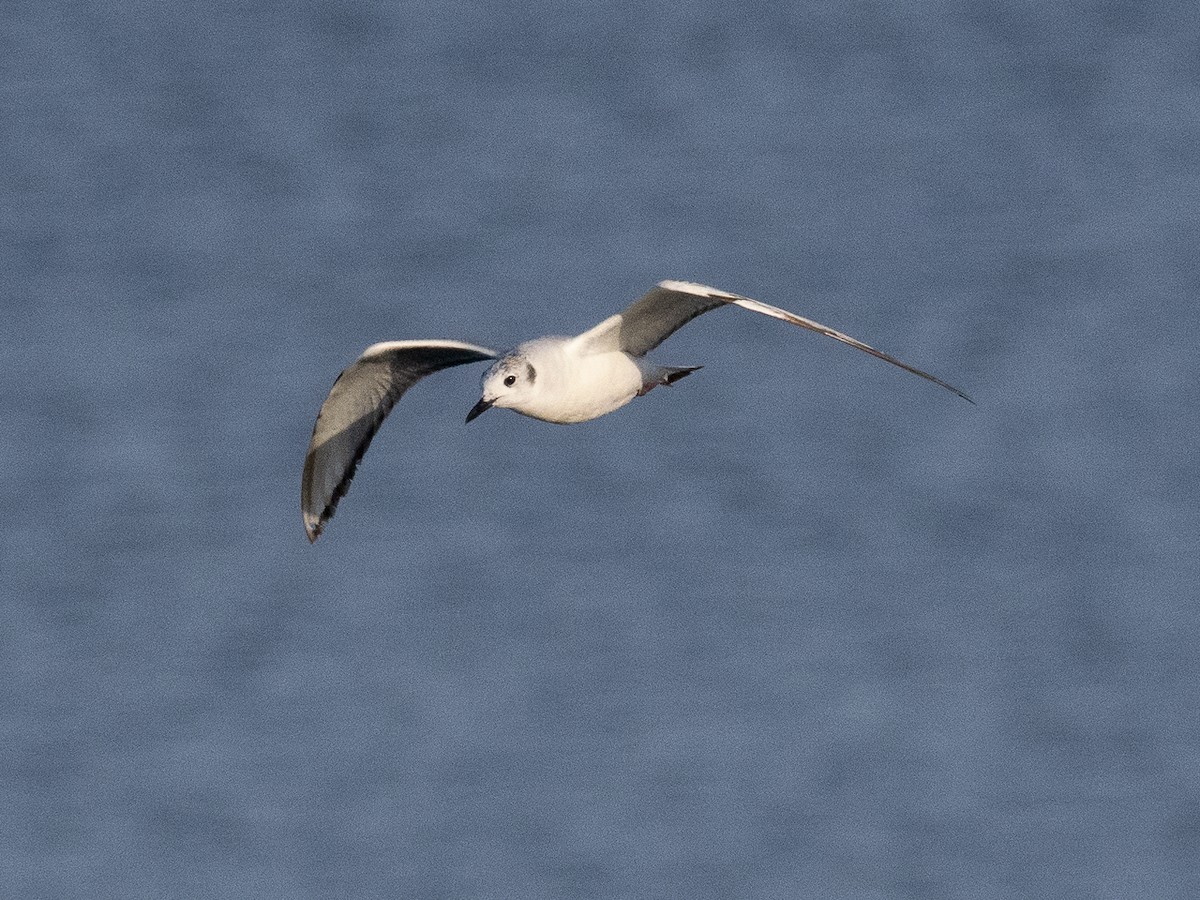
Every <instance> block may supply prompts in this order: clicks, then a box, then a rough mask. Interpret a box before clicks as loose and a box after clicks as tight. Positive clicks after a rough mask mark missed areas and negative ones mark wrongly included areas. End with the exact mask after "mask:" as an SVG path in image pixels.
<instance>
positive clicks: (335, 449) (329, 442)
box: [300, 341, 496, 541]
mask: <svg viewBox="0 0 1200 900" xmlns="http://www.w3.org/2000/svg"><path fill="white" fill-rule="evenodd" d="M495 358H496V353H495V352H494V351H492V350H488V349H487V348H486V347H477V346H475V345H474V344H464V343H461V342H459V341H387V342H384V343H380V344H373V345H372V346H370V347H368V348H367V349H366V350H364V351H363V354H362V355H361V356H360V357H359V358H358V359H357V360H355V361H354V362H353V363H352V364H351V365H350V366H349V367H348V368H347V369H345V370H344V371H343V372H342V373H341V374H340V375H339V376H338V377H337V380H336V381H335V382H334V383H333V388H332V389H331V390H330V391H329V396H328V397H326V398H325V402H324V403H322V404H321V411H320V412H319V413H317V421H316V424H315V425H314V426H313V434H312V440H311V441H310V442H309V445H308V455H307V456H306V457H305V458H304V474H303V476H302V480H301V487H300V509H301V512H302V513H303V514H304V530H305V532H306V533H307V534H308V539H309V541H315V540H316V539H317V538H318V537H320V535H321V531H322V530H323V529H324V528H325V523H326V522H328V521H329V519H330V518H332V516H333V513H334V510H336V509H337V505H338V501H339V500H341V499H342V497H344V496H345V494H346V491H347V490H349V488H350V481H351V479H353V478H354V473H355V471H356V469H357V468H358V464H359V461H361V460H362V458H363V454H365V453H366V452H367V447H369V446H370V444H371V439H372V438H373V437H375V432H377V431H378V430H379V426H380V425H382V424H383V420H384V419H385V418H387V415H388V413H389V412H391V410H392V407H393V406H394V405H395V404H396V401H397V400H399V399H400V398H401V397H402V396H404V392H405V391H407V390H408V389H409V388H410V387H412V386H413V385H414V384H416V383H417V382H418V381H420V380H421V379H422V378H424V377H425V376H426V375H430V374H432V373H434V372H437V371H439V370H441V369H446V368H449V367H451V366H461V365H463V364H465V363H472V362H481V361H483V360H486V359H495Z"/></svg>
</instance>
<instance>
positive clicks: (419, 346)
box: [300, 281, 974, 541]
mask: <svg viewBox="0 0 1200 900" xmlns="http://www.w3.org/2000/svg"><path fill="white" fill-rule="evenodd" d="M725 305H733V306H740V307H742V308H743V309H749V310H752V311H754V312H758V313H762V314H763V315H767V316H771V317H773V318H776V319H782V320H783V321H784V322H790V323H791V324H792V325H798V326H800V327H801V328H807V329H809V330H810V331H816V332H818V333H820V334H824V335H827V336H828V337H831V338H833V339H834V340H837V341H841V342H842V343H843V344H849V345H850V346H851V347H855V348H857V349H859V350H862V351H863V352H864V353H870V354H871V355H872V356H874V357H877V358H878V359H882V360H883V361H884V362H889V363H891V364H892V365H894V366H899V367H900V368H901V369H904V370H905V371H906V372H912V373H913V374H914V375H920V376H921V377H922V378H924V379H926V380H928V381H932V382H933V383H934V384H936V385H939V386H941V387H943V388H945V389H946V390H948V391H951V392H953V393H955V394H957V395H958V396H959V397H962V398H963V399H964V400H966V401H968V402H971V403H973V402H974V401H973V400H971V398H970V397H968V396H967V395H966V394H964V393H963V392H962V391H960V390H959V389H958V388H956V387H954V386H953V385H950V384H947V383H946V382H944V381H942V380H941V379H940V378H935V377H934V376H933V375H930V374H929V373H928V372H923V371H921V370H920V369H918V368H915V367H913V366H910V365H908V364H907V363H904V362H901V361H900V360H898V359H896V358H895V357H893V356H889V355H888V354H886V353H883V352H882V351H880V350H876V349H875V348H874V347H870V346H868V345H867V344H864V343H863V342H862V341H858V340H855V339H854V338H852V337H850V336H849V335H846V334H842V333H841V332H840V331H834V330H833V329H832V328H827V327H826V326H824V325H821V324H819V323H817V322H814V321H812V320H811V319H806V318H804V317H803V316H798V315H796V314H795V313H790V312H788V311H787V310H784V309H779V308H778V307H775V306H769V305H767V304H766V303H760V302H759V301H757V300H751V299H750V298H749V297H742V296H741V295H739V294H730V293H727V292H725V291H721V290H717V289H716V288H712V287H706V286H704V285H702V284H691V283H690V282H686V281H662V282H659V284H658V285H657V286H656V287H655V288H653V289H652V290H651V291H650V292H649V293H648V294H646V295H645V296H644V297H642V298H641V299H640V300H638V301H637V302H635V303H633V304H632V305H631V306H629V307H627V308H626V309H624V310H623V311H621V312H619V313H617V314H616V315H615V316H610V317H609V318H607V319H605V320H604V321H603V322H601V323H600V324H599V325H597V326H596V327H595V328H592V329H590V330H588V331H585V332H584V333H583V334H580V335H577V336H575V337H542V338H537V339H536V340H532V341H528V342H527V343H524V344H521V345H520V346H518V347H516V348H515V349H513V350H509V351H508V352H506V353H504V354H499V353H497V352H496V351H494V350H489V349H488V348H487V347H478V346H476V345H474V344H466V343H463V342H461V341H438V340H432V341H385V342H383V343H380V344H373V345H372V346H370V347H368V348H367V349H366V350H365V351H363V354H362V356H360V357H359V358H358V359H357V360H355V361H354V362H353V363H352V364H351V365H350V367H349V368H347V369H346V370H345V371H343V372H342V373H341V374H340V375H339V376H338V378H337V381H335V382H334V385H333V388H332V389H331V390H330V392H329V396H328V397H326V398H325V402H324V403H323V404H321V411H320V412H319V413H318V414H317V422H316V425H315V426H314V427H313V435H312V441H311V442H310V443H309V445H308V455H307V457H305V460H304V475H303V482H302V484H301V491H300V508H301V511H302V512H303V514H304V529H305V531H306V532H307V534H308V539H309V541H315V540H316V539H317V538H318V537H320V535H321V531H322V530H323V529H324V528H325V524H326V523H327V522H328V521H329V519H330V518H331V517H332V516H333V513H334V510H335V509H337V504H338V501H339V500H341V499H342V497H343V496H345V494H346V491H347V490H348V489H349V487H350V480H351V479H352V478H353V477H354V472H355V469H356V468H357V467H358V463H359V461H360V460H361V459H362V458H363V454H364V453H366V452H367V447H368V446H369V445H370V443H371V439H372V438H373V437H374V436H375V432H376V431H378V430H379V426H380V425H381V424H383V420H384V419H385V418H386V417H387V414H388V413H389V412H391V409H392V406H394V405H395V403H396V401H397V400H399V399H400V398H401V397H402V396H403V395H404V392H405V391H407V390H408V389H409V388H410V387H412V386H413V385H414V384H416V383H417V382H418V381H420V380H421V379H422V378H424V377H425V376H426V375H430V374H432V373H434V372H437V371H439V370H441V369H447V368H450V367H451V366H461V365H464V364H465V363H474V362H482V361H484V360H489V359H490V360H495V362H494V363H493V364H492V365H491V366H490V367H489V368H488V369H487V371H486V372H484V373H483V390H482V393H481V396H480V398H479V402H478V403H476V404H475V405H474V406H473V407H472V408H471V411H470V412H469V413H467V421H468V422H470V421H472V420H473V419H475V418H476V417H477V416H479V415H480V414H481V413H483V412H486V411H487V410H489V409H491V408H492V407H497V408H500V409H511V410H513V411H514V412H518V413H521V414H522V415H525V416H530V417H531V418H534V419H541V420H542V421H544V422H556V423H560V424H570V423H574V422H587V421H589V420H590V419H595V418H597V417H599V416H603V415H605V414H607V413H610V412H612V411H613V410H616V409H620V408H621V407H622V406H624V405H625V404H626V403H628V402H629V401H630V400H632V399H633V398H634V397H641V396H642V395H644V394H646V393H649V392H650V390H651V389H653V388H655V387H657V386H658V385H660V384H674V383H675V382H676V381H678V380H679V379H680V378H683V377H684V376H686V375H689V374H691V373H692V372H694V371H696V370H697V369H699V368H700V366H661V365H658V364H657V363H653V362H650V361H649V360H647V359H646V358H645V357H646V354H647V353H649V352H650V351H651V350H653V349H654V348H655V347H657V346H658V345H659V344H661V343H662V342H663V341H665V340H666V339H667V338H668V337H670V336H671V335H672V334H674V333H675V332H676V331H678V330H679V329H680V328H682V327H683V326H684V325H686V324H687V323H688V322H690V321H691V320H692V319H694V318H696V317H697V316H699V315H701V314H702V313H706V312H708V311H709V310H713V309H716V308H717V307H719V306H725Z"/></svg>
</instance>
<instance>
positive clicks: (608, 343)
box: [575, 281, 975, 403]
mask: <svg viewBox="0 0 1200 900" xmlns="http://www.w3.org/2000/svg"><path fill="white" fill-rule="evenodd" d="M725 305H733V306H740V307H742V308H743V309H749V310H752V311H754V312H757V313H762V314H763V315H765V316H771V317H772V318H775V319H780V320H781V321H784V322H788V323H790V324H792V325H796V326H798V327H800V328H807V329H808V330H809V331H815V332H817V333H818V334H823V335H825V336H826V337H831V338H833V339H834V340H835V341H841V342H842V343H843V344H848V345H849V346H851V347H854V348H855V349H856V350H861V351H863V352H864V353H869V354H870V355H871V356H874V357H875V358H876V359H882V360H883V361H884V362H887V363H891V364H892V365H893V366H899V367H900V368H901V369H903V370H904V371H906V372H911V373H912V374H914V375H919V376H920V377H921V378H924V379H926V380H927V381H932V382H933V383H934V384H936V385H938V386H939V387H943V388H945V389H946V390H948V391H950V392H951V393H954V394H957V395H958V396H959V397H962V398H963V399H964V400H966V401H967V402H968V403H974V402H975V401H974V400H972V399H971V398H970V397H968V396H967V395H966V394H965V393H963V392H962V391H960V390H959V389H958V388H956V387H954V385H952V384H948V383H947V382H945V381H942V380H941V379H940V378H937V377H935V376H933V375H930V374H929V373H928V372H924V371H922V370H921V369H918V368H916V367H915V366H910V365H909V364H908V363H906V362H901V361H900V360H898V359H896V357H894V356H890V355H889V354H887V353H884V352H883V351H882V350H876V349H875V348H874V347H872V346H871V345H869V344H864V343H863V342H862V341H860V340H857V339H855V338H852V337H850V335H848V334H843V333H842V332H840V331H835V330H834V329H832V328H829V327H828V326H826V325H822V324H821V323H820V322H814V321H813V320H812V319H806V318H804V317H803V316H798V315H796V314H795V313H792V312H788V311H787V310H786V309H780V308H779V307H777V306H771V305H769V304H767V303H762V302H760V301H758V300H751V299H750V298H749V297H743V296H741V295H740V294H730V293H728V292H726V291H721V290H718V289H717V288H713V287H708V286H706V285H703V284H692V283H691V282H687V281H660V282H659V283H658V284H657V285H656V286H655V287H654V288H652V289H651V290H650V292H649V293H647V294H646V295H645V296H644V297H642V298H641V299H639V300H636V301H634V302H633V303H632V304H630V305H629V306H627V307H626V308H625V309H624V310H622V311H621V312H619V313H617V315H615V316H610V317H609V318H607V319H605V320H604V321H603V322H601V323H600V324H599V325H597V326H596V327H595V328H593V329H591V330H590V331H585V332H584V333H583V334H581V335H579V337H577V338H576V339H575V340H576V341H577V342H578V343H579V345H580V346H581V347H583V348H585V349H586V350H588V351H590V352H595V353H603V352H613V351H617V350H621V351H624V352H625V353H628V354H630V355H631V356H644V355H645V354H647V353H649V352H650V351H651V350H653V349H654V348H655V347H657V346H658V345H659V344H661V343H662V342H663V341H665V340H666V339H667V338H669V337H670V336H671V335H673V334H674V333H675V332H676V331H678V330H679V329H680V328H682V327H683V326H684V325H686V324H687V323H688V322H690V321H692V319H694V318H696V317H697V316H700V315H703V314H704V313H706V312H709V311H710V310H713V309H716V308H717V307H719V306H725Z"/></svg>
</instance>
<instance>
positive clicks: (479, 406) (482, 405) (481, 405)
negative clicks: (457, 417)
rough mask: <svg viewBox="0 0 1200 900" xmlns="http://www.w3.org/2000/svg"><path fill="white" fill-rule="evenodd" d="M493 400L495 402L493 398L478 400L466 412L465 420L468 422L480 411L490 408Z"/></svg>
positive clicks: (483, 411)
mask: <svg viewBox="0 0 1200 900" xmlns="http://www.w3.org/2000/svg"><path fill="white" fill-rule="evenodd" d="M495 402H496V401H495V400H480V401H479V402H478V403H476V404H475V405H474V406H472V407H471V411H470V412H469V413H467V421H468V422H470V421H471V420H472V419H474V418H476V417H477V416H478V415H479V414H480V413H485V412H487V411H488V410H489V409H491V408H492V404H493V403H495Z"/></svg>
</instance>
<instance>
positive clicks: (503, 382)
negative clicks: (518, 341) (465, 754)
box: [467, 353, 537, 422]
mask: <svg viewBox="0 0 1200 900" xmlns="http://www.w3.org/2000/svg"><path fill="white" fill-rule="evenodd" d="M536 384H537V370H536V369H534V367H533V364H532V363H530V362H529V360H528V359H527V358H526V357H525V356H524V354H521V353H509V354H507V355H505V356H502V357H500V359H498V360H496V361H495V362H494V363H492V365H491V368H489V369H488V370H487V371H486V372H484V373H483V389H482V390H481V391H480V398H479V402H478V403H476V404H475V405H474V406H473V407H471V411H470V412H469V413H467V421H468V422H470V421H471V420H472V419H474V418H475V417H476V416H478V415H479V414H480V413H483V412H486V411H487V410H489V409H491V408H492V407H493V406H498V407H500V408H501V409H520V408H521V406H522V404H523V403H525V402H526V401H527V400H528V399H529V398H531V397H532V396H533V392H534V391H535V390H536Z"/></svg>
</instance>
